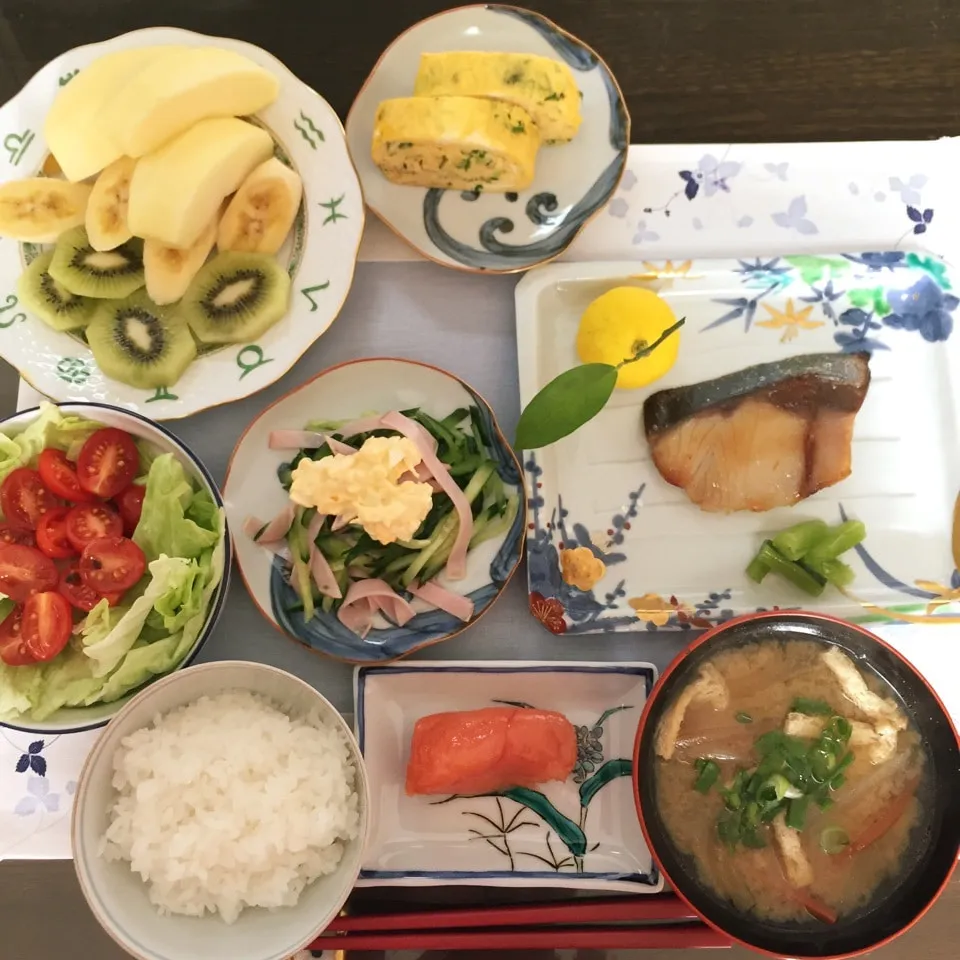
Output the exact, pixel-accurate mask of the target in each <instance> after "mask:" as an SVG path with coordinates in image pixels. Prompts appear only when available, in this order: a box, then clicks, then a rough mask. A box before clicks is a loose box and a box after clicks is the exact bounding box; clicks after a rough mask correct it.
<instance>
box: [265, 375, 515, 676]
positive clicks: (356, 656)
mask: <svg viewBox="0 0 960 960" xmlns="http://www.w3.org/2000/svg"><path fill="white" fill-rule="evenodd" d="M464 386H466V385H464ZM468 392H469V393H470V395H471V397H472V398H473V402H474V403H475V404H476V406H477V409H478V411H479V413H480V421H481V423H482V424H483V427H484V430H485V432H486V439H487V441H488V443H487V452H488V453H489V454H490V456H491V457H492V458H493V459H494V460H495V461H496V464H497V473H498V474H499V476H500V479H501V480H502V481H503V482H504V483H505V484H508V485H511V486H513V487H515V488H516V490H517V496H518V497H520V506H519V508H518V510H517V515H516V517H515V518H514V521H513V524H512V525H511V527H510V530H509V531H508V532H507V534H506V536H505V537H504V541H503V543H502V544H501V545H500V549H499V550H498V551H497V554H496V556H495V557H494V558H493V560H492V561H491V563H490V580H489V582H488V583H486V584H484V585H483V586H482V587H479V588H478V589H477V590H474V591H473V592H472V593H469V594H467V596H469V597H470V599H471V600H472V601H473V609H474V614H473V620H471V621H470V623H473V622H474V621H475V620H476V619H477V617H479V616H480V614H482V613H483V611H484V610H486V608H487V607H488V606H489V605H490V604H491V603H492V602H493V601H494V600H495V599H496V598H497V596H498V595H499V593H500V591H501V590H502V589H503V587H504V585H505V584H506V582H507V580H509V579H510V576H511V574H512V573H513V571H514V569H516V566H517V564H518V563H519V561H520V555H521V553H522V551H523V532H524V523H525V522H526V515H525V511H524V508H523V496H524V494H523V489H522V486H521V483H520V474H519V471H518V470H517V462H516V460H515V459H514V456H513V453H512V451H511V450H510V449H509V447H507V446H506V444H505V442H504V441H503V440H502V439H501V437H500V434H499V433H498V432H497V429H496V426H495V424H494V419H493V414H492V413H491V411H490V408H489V407H488V406H487V404H486V403H485V402H484V401H483V400H482V399H481V398H480V397H479V396H477V394H475V393H473V391H472V390H471V391H468ZM289 572H290V571H289V566H288V565H287V563H286V561H284V560H283V559H281V558H280V557H275V558H274V560H273V563H272V565H271V568H270V605H271V607H272V608H273V615H274V617H276V620H277V624H278V626H279V627H280V629H281V630H285V631H286V632H287V633H289V634H290V636H292V637H296V638H297V639H298V640H300V641H301V642H302V643H305V644H306V645H307V646H308V647H312V648H313V649H314V650H317V651H319V652H320V653H324V654H327V655H328V656H331V657H336V658H338V659H340V660H349V661H350V662H352V663H385V662H387V661H390V660H396V659H397V658H398V657H403V656H405V655H406V654H408V653H411V652H412V651H414V650H417V649H419V648H420V647H423V646H426V645H427V644H429V643H434V642H436V641H438V640H444V639H446V638H447V637H450V636H452V635H453V634H456V633H459V632H460V631H461V630H463V629H464V628H465V627H467V626H469V625H470V624H464V623H463V622H462V621H461V620H458V619H457V618H456V617H454V616H451V615H450V614H449V613H444V612H443V611H442V610H429V611H426V612H424V613H418V614H417V615H416V616H415V617H414V618H413V619H412V620H410V621H409V622H408V623H407V624H405V625H404V626H402V627H399V626H392V627H387V628H385V629H382V630H371V631H370V633H369V634H368V635H367V637H366V639H365V640H361V639H360V637H358V636H357V635H356V634H355V633H354V632H353V631H352V630H349V629H348V628H347V627H345V626H344V625H343V624H342V623H341V622H340V621H339V620H338V619H337V615H336V613H325V612H324V611H322V610H318V611H317V612H316V614H315V615H314V616H313V617H312V618H311V619H310V620H309V621H304V619H303V613H302V611H300V610H294V609H293V608H294V607H296V606H297V605H298V604H299V603H300V599H299V597H298V596H297V594H296V591H295V590H294V589H293V587H291V586H290V584H289V583H287V575H288V574H289Z"/></svg>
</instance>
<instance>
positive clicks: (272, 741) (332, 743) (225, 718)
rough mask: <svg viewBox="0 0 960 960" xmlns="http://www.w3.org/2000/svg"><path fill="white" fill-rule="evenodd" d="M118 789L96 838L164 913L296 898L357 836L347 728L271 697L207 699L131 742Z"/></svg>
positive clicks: (224, 911)
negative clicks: (294, 713)
mask: <svg viewBox="0 0 960 960" xmlns="http://www.w3.org/2000/svg"><path fill="white" fill-rule="evenodd" d="M113 768H114V774H113V786H114V788H115V789H116V790H117V792H118V794H119V796H118V798H117V800H116V802H115V803H114V805H113V807H112V809H111V811H110V817H109V820H110V822H109V826H108V828H107V832H106V835H105V837H104V839H103V842H102V844H101V852H102V854H103V856H105V857H106V858H107V859H108V860H125V861H128V862H129V863H130V867H131V869H132V870H133V871H134V872H136V873H139V874H140V876H141V877H142V878H143V880H144V882H145V883H146V884H147V886H148V890H149V896H150V900H151V901H152V902H153V903H154V904H156V906H157V907H158V908H159V909H160V912H161V913H165V914H166V913H178V914H186V915H188V916H202V915H203V914H204V913H206V912H207V911H210V912H212V913H216V912H219V913H220V915H221V916H222V917H223V919H224V920H225V921H226V922H227V923H233V922H234V921H235V920H236V919H237V917H238V916H239V915H240V912H241V911H242V910H243V909H244V907H253V906H256V907H281V906H293V905H294V904H295V903H296V902H297V900H298V899H299V897H300V893H301V892H302V891H303V889H304V887H306V885H307V884H309V883H311V882H312V881H313V880H315V879H316V878H317V877H320V876H323V875H325V874H329V873H332V872H333V871H334V870H335V869H336V867H337V864H339V862H340V859H341V857H342V856H343V850H344V842H345V841H349V840H352V839H353V838H354V837H356V836H357V833H358V832H359V823H360V817H359V812H358V796H357V793H356V790H355V789H354V781H355V776H356V770H355V768H354V764H353V762H352V760H351V756H350V749H349V746H348V744H347V740H346V738H345V737H344V735H343V733H342V732H341V731H340V730H339V729H337V727H335V726H334V725H333V724H330V723H325V722H323V721H322V720H321V719H320V718H319V716H311V717H308V718H305V719H291V718H290V717H288V716H287V715H286V714H285V713H283V712H282V711H280V710H278V709H277V708H276V707H275V706H274V705H273V704H272V703H271V702H270V701H268V700H267V699H265V698H264V697H260V696H258V695H256V694H252V693H249V692H245V691H231V692H228V693H222V694H219V695H217V696H212V697H203V698H201V699H200V700H198V701H197V702H196V703H193V704H190V705H188V706H185V707H180V708H178V709H176V710H174V711H172V712H170V713H168V714H166V715H165V716H162V717H158V718H157V719H156V720H155V721H154V725H153V726H151V727H146V728H144V729H142V730H138V731H137V732H136V733H133V734H131V735H130V736H129V737H126V738H124V740H123V742H122V744H121V746H120V748H119V749H118V750H117V752H116V754H115V756H114V759H113Z"/></svg>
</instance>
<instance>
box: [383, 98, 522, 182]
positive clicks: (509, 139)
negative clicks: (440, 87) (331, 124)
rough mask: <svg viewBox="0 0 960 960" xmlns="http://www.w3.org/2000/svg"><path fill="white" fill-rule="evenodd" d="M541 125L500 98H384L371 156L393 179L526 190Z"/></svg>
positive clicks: (386, 174)
mask: <svg viewBox="0 0 960 960" xmlns="http://www.w3.org/2000/svg"><path fill="white" fill-rule="evenodd" d="M539 147H540V131H539V130H538V129H537V125H536V124H535V123H534V122H533V119H532V118H531V116H530V114H529V113H527V111H526V110H523V109H522V108H520V107H516V106H513V105H512V104H508V103H502V102H500V101H498V100H482V99H477V98H474V97H401V98H398V99H395V100H384V101H383V102H382V103H381V104H380V106H379V107H378V108H377V116H376V119H375V121H374V125H373V143H372V146H371V154H372V156H373V162H374V163H375V164H376V165H377V166H378V167H379V168H380V170H381V171H382V173H383V175H384V176H385V177H386V178H387V179H388V180H390V181H391V182H392V183H398V184H402V185H404V186H415V187H437V188H439V189H441V190H477V191H480V190H483V191H486V192H490V193H494V192H496V193H503V192H505V191H508V190H516V191H519V190H524V189H526V188H527V187H529V186H530V184H531V183H532V182H533V176H534V171H535V167H536V159H537V150H538V149H539Z"/></svg>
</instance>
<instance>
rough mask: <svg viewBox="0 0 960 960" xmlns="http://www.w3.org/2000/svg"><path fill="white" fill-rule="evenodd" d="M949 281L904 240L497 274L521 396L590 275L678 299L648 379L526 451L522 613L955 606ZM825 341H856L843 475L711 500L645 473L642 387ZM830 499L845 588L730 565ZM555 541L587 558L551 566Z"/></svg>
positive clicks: (880, 610)
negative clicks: (581, 570) (867, 356)
mask: <svg viewBox="0 0 960 960" xmlns="http://www.w3.org/2000/svg"><path fill="white" fill-rule="evenodd" d="M957 283H958V280H957V278H956V277H955V276H954V275H953V274H952V273H951V272H950V271H948V269H947V267H946V266H945V265H944V264H943V263H942V262H941V261H939V260H937V259H936V258H935V257H930V256H927V255H925V254H918V253H910V252H905V251H887V252H880V253H877V252H872V253H849V254H836V255H833V256H809V255H807V256H786V257H764V258H762V259H757V258H745V259H743V260H685V261H679V260H675V261H672V262H671V261H667V262H663V261H660V262H657V263H648V262H644V263H643V264H637V265H636V267H633V268H631V267H630V266H629V265H627V264H623V263H576V264H553V265H551V266H549V267H546V268H545V269H543V270H537V271H535V272H534V273H531V274H530V275H529V276H527V277H525V278H524V279H523V280H522V281H521V282H520V283H519V284H517V289H516V303H517V347H518V354H519V375H520V400H521V403H522V404H524V405H525V404H527V403H529V402H530V400H531V398H532V397H533V396H534V395H535V394H536V393H537V391H539V390H540V389H541V388H542V387H543V386H544V385H545V384H547V383H548V382H549V381H550V380H552V379H553V378H554V377H555V376H557V374H559V373H561V372H562V371H563V370H566V369H569V368H570V367H573V366H575V365H576V364H577V363H578V360H577V353H576V346H575V340H576V332H577V327H578V324H579V322H580V317H581V315H582V313H583V310H584V308H585V307H586V306H587V304H589V303H590V301H591V300H593V299H594V298H595V297H598V296H600V295H601V294H602V293H604V292H605V291H607V290H609V289H611V288H613V287H617V286H621V285H623V284H629V285H636V286H642V287H649V288H651V289H653V290H656V291H657V292H658V293H660V295H661V296H663V297H664V299H665V300H667V302H668V303H670V304H671V306H672V307H673V309H674V311H675V313H676V314H677V316H678V317H686V324H685V326H684V327H683V328H682V329H681V331H680V333H679V337H680V350H679V356H678V359H677V362H676V364H675V365H674V366H673V367H672V368H671V370H670V371H669V372H668V373H667V374H666V375H665V376H664V377H663V378H662V379H660V380H658V381H656V382H655V383H652V384H650V385H649V386H647V387H643V388H641V389H639V390H618V391H615V393H614V396H613V397H612V398H611V399H610V401H609V402H608V403H607V405H606V407H605V408H604V409H603V410H602V411H601V412H600V414H599V415H598V416H596V417H595V418H594V419H593V420H591V421H590V422H589V423H587V424H586V425H584V426H583V427H581V428H580V429H579V430H577V431H576V432H575V433H573V434H572V435H570V436H569V437H565V438H564V439H562V440H560V441H559V442H557V443H555V444H552V445H550V446H549V447H546V448H544V449H542V450H537V451H535V452H528V453H527V454H526V455H525V460H524V468H525V472H526V480H527V490H528V496H529V501H528V510H529V513H530V521H531V524H530V527H531V531H530V534H529V536H528V549H527V571H528V575H529V588H530V610H531V613H532V614H533V615H534V616H535V617H536V618H537V619H538V620H540V621H541V622H542V623H543V625H544V626H545V627H546V628H547V629H548V630H551V631H552V632H553V633H557V634H560V633H564V634H577V633H596V632H601V631H610V630H651V631H652V630H658V629H659V630H663V629H667V630H690V629H696V628H705V627H710V626H713V625H715V624H717V623H722V622H723V621H725V620H729V619H731V618H732V617H734V616H737V615H739V614H744V613H754V612H756V611H757V610H763V609H770V608H774V607H779V608H797V607H802V608H803V609H806V610H814V611H817V612H820V613H827V614H831V615H833V616H837V617H841V618H842V619H845V620H853V621H856V622H859V623H865V622H869V621H876V622H883V621H905V622H920V623H938V622H939V623H944V622H951V621H952V622H958V620H960V618H958V617H957V604H958V601H960V571H958V570H957V568H956V559H955V556H954V553H953V550H952V544H951V527H952V517H953V514H954V509H955V506H954V505H955V502H956V500H957V491H958V489H960V454H958V451H960V437H958V435H957V425H958V423H960V395H958V393H957V388H956V383H957V376H958V372H960V369H958V360H960V353H958V350H957V346H958V343H960V334H958V333H957V332H956V330H955V324H956V318H957V310H958V308H960V298H958V297H957V295H956V289H957ZM833 351H853V352H859V351H867V352H869V353H871V355H872V356H871V360H870V371H871V383H870V388H869V390H868V391H867V396H866V399H865V400H864V403H863V407H862V408H861V410H860V412H859V413H858V414H857V417H856V421H855V425H854V432H853V442H852V470H851V473H850V476H848V477H847V478H846V479H845V480H843V481H842V482H840V483H837V484H835V485H834V486H831V487H827V488H825V489H823V490H821V491H820V492H819V493H817V494H816V495H815V496H812V497H810V498H808V499H806V500H802V501H801V502H800V503H798V504H796V505H795V506H793V507H778V508H776V509H774V510H768V511H766V512H763V513H751V512H748V511H741V512H738V513H732V514H728V515H725V514H721V513H706V512H704V511H703V510H701V509H700V508H699V507H698V506H697V505H696V504H694V503H692V502H691V501H690V500H689V499H688V498H687V496H686V494H685V493H684V492H683V490H680V489H678V488H677V487H674V486H671V485H670V484H669V483H667V481H666V480H664V479H663V477H661V476H660V474H659V472H658V471H657V469H656V467H655V465H654V463H653V461H652V459H651V456H650V451H649V447H648V445H647V441H646V438H645V436H644V431H643V415H642V408H643V403H644V400H645V399H646V398H647V397H648V396H649V395H650V394H652V393H654V392H655V391H657V390H662V389H665V388H670V387H680V386H685V385H689V384H694V383H698V382H700V381H704V380H712V379H714V378H715V377H720V376H723V375H725V374H730V373H734V372H736V371H738V370H742V369H743V368H745V367H748V366H751V365H753V364H757V363H767V362H771V361H778V360H784V359H786V358H788V357H791V356H797V355H800V354H807V353H829V352H833ZM848 517H851V518H856V519H859V520H862V521H863V522H864V524H865V525H866V528H867V536H866V539H865V540H864V542H863V543H862V544H860V545H859V546H858V547H857V548H856V550H855V551H853V550H851V551H850V552H849V553H848V554H846V555H844V560H845V561H848V562H849V563H850V565H851V566H852V567H853V570H854V573H855V578H854V581H853V583H852V584H850V586H849V587H848V588H847V589H846V590H845V591H844V592H841V591H840V590H836V589H834V588H831V587H828V588H827V589H826V590H824V592H823V593H822V594H821V595H820V596H819V597H816V598H811V597H810V596H808V595H807V594H805V593H803V592H801V591H800V590H799V589H798V588H797V587H794V586H793V585H792V584H790V583H788V582H786V581H784V580H782V579H779V578H776V577H772V576H771V577H767V578H766V579H765V580H764V581H763V583H760V584H757V583H754V582H753V581H752V580H750V579H749V578H748V577H747V576H746V574H745V569H746V566H747V564H748V563H749V562H750V560H751V559H752V557H753V556H754V554H755V553H756V552H757V550H758V549H759V548H760V545H761V544H762V542H763V540H764V539H766V538H768V537H772V536H774V535H775V534H776V533H777V532H778V531H780V530H783V529H784V528H786V527H788V526H791V525H792V524H794V523H797V522H799V521H801V520H811V519H821V520H824V521H826V522H827V523H830V524H837V523H840V522H841V521H842V520H844V519H847V518H848ZM561 550H573V551H576V552H577V553H578V554H579V555H580V557H582V558H583V559H582V560H581V561H580V563H581V565H584V566H589V567H590V570H589V571H588V574H589V575H588V576H586V577H585V578H578V579H579V583H578V584H573V583H570V582H567V581H566V580H565V579H564V577H563V575H562V572H561V569H560V564H559V558H560V551H561ZM591 554H592V556H593V557H595V558H597V559H600V560H602V561H603V564H604V566H603V568H600V567H599V566H598V565H597V564H595V563H591V559H592V558H591ZM572 559H574V558H571V560H572ZM601 569H602V576H599V577H598V576H596V574H598V573H600V571H601ZM568 579H573V578H569V577H568Z"/></svg>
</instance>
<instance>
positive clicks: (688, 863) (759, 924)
mask: <svg viewBox="0 0 960 960" xmlns="http://www.w3.org/2000/svg"><path fill="white" fill-rule="evenodd" d="M792 639H796V640H814V641H820V642H823V643H829V644H833V645H835V646H838V647H840V648H841V649H842V650H844V651H845V652H846V653H847V654H848V655H849V656H850V657H851V658H852V659H853V660H854V661H856V662H857V663H858V666H868V667H869V668H870V669H872V671H873V672H875V673H877V674H879V675H880V676H881V677H883V678H884V679H885V680H886V681H887V682H888V683H889V685H890V686H891V688H892V689H893V690H894V691H895V693H896V695H897V696H898V697H899V699H900V701H901V703H902V706H903V708H904V709H905V711H906V713H907V714H908V715H909V717H910V720H911V722H912V724H913V726H914V727H915V728H916V729H917V730H918V731H919V734H920V736H921V738H922V740H923V742H924V743H925V744H926V747H927V751H928V764H927V773H926V774H925V776H924V779H923V781H921V784H920V791H921V797H920V799H921V802H922V803H923V804H925V805H927V807H928V809H927V811H925V816H924V820H923V823H922V826H919V827H916V828H914V830H913V832H912V833H911V836H910V839H909V841H908V843H909V844H910V846H909V847H908V850H907V853H906V855H905V856H904V862H903V864H902V869H901V871H900V872H898V873H896V874H895V875H894V876H893V877H891V878H889V879H888V880H886V881H884V882H883V883H882V884H881V885H880V887H879V888H878V889H877V891H876V893H875V894H874V896H873V898H872V899H871V900H870V902H869V903H867V904H866V905H865V906H864V907H862V908H860V909H858V910H856V911H854V912H852V913H851V914H849V915H846V916H843V917H841V918H840V919H839V920H838V921H837V922H836V923H835V924H830V925H827V924H824V923H821V922H819V921H815V920H813V919H812V918H811V920H810V922H809V923H799V922H792V923H783V922H774V921H769V920H762V919H760V918H759V917H758V916H756V915H755V914H753V913H748V912H744V911H742V910H740V909H738V908H737V907H735V906H734V905H733V904H732V903H730V902H729V901H728V900H726V899H725V898H724V897H722V896H720V895H718V894H717V893H715V892H714V891H713V890H712V889H711V888H710V887H708V886H707V885H706V884H705V883H703V882H702V881H701V880H700V879H699V875H698V871H697V865H696V863H695V861H694V859H693V857H691V856H689V855H688V854H686V853H684V852H683V851H682V850H680V849H679V848H678V847H677V846H676V845H675V844H674V842H673V840H672V839H671V837H670V834H669V832H668V831H667V827H666V824H665V822H664V820H663V818H662V816H661V811H660V809H659V807H658V802H657V770H658V762H657V758H656V753H655V750H654V735H655V732H656V730H657V727H658V726H659V723H660V719H661V717H662V716H663V714H664V712H665V710H666V709H667V708H668V707H669V706H670V705H671V703H673V701H674V698H675V697H676V695H677V694H678V693H679V692H680V691H681V690H682V689H683V688H684V687H685V686H686V685H687V683H689V682H691V681H692V680H693V679H694V677H695V676H696V674H697V671H698V670H699V669H700V667H701V666H702V665H703V664H704V663H705V662H706V661H707V660H709V659H710V658H712V657H713V656H715V655H716V654H718V653H720V652H721V651H724V650H729V649H733V648H736V647H738V646H743V645H745V644H748V643H753V642H757V641H762V640H773V641H789V640H792ZM937 639H938V638H934V637H931V642H937ZM633 784H634V798H635V800H636V804H637V812H638V814H639V817H640V825H641V827H642V829H643V833H644V836H645V837H646V840H647V845H648V846H649V848H650V851H651V853H652V854H653V858H654V860H655V861H656V863H657V865H658V866H659V867H660V869H661V870H662V871H663V875H664V880H665V881H666V882H667V883H668V884H670V886H672V887H673V889H674V891H675V892H676V893H677V895H678V896H679V897H681V898H682V899H683V900H684V901H685V902H686V903H687V904H688V905H689V906H690V907H691V908H692V909H693V910H694V911H696V913H697V914H699V915H700V917H701V918H702V919H703V920H704V922H705V923H707V924H708V925H709V926H711V927H713V928H714V929H716V930H718V931H719V932H721V933H723V934H725V935H726V936H728V937H730V938H732V939H734V940H736V941H739V942H740V943H742V944H743V945H744V946H747V947H750V948H752V949H754V950H757V951H760V952H761V953H766V954H769V955H771V956H775V957H792V958H798V960H799V958H806V957H832V958H840V957H852V956H856V955H858V954H862V953H865V952H867V951H870V950H875V949H877V948H878V947H881V946H883V945H884V944H886V943H888V942H890V941H891V940H893V939H894V938H896V937H898V936H899V935H900V934H902V933H904V932H905V931H907V930H909V929H910V927H912V926H913V925H914V924H915V923H916V922H917V921H918V920H919V919H920V918H921V917H922V916H923V915H924V914H925V913H926V912H927V910H929V909H930V907H931V905H932V904H933V902H934V901H935V900H936V899H937V897H938V896H939V895H940V893H941V892H942V891H943V889H944V888H945V887H946V885H947V883H948V882H949V880H950V877H951V875H952V874H953V871H954V869H955V867H956V865H957V856H958V854H960V742H958V739H957V731H956V728H955V727H954V724H953V722H952V720H951V719H950V715H949V714H948V713H947V710H946V708H945V707H944V705H943V703H942V702H941V701H940V699H939V697H938V696H937V695H936V693H934V691H933V689H932V688H931V687H930V685H929V684H928V683H927V681H926V680H925V679H924V678H923V676H922V675H921V674H920V673H918V672H917V670H916V669H915V668H914V667H913V666H912V665H911V664H910V663H909V662H908V661H907V660H906V659H904V657H902V656H901V655H900V654H899V653H898V652H897V651H896V650H894V649H893V647H891V646H889V644H887V643H885V642H884V641H883V640H881V639H880V638H879V637H876V636H874V635H873V634H872V633H870V632H869V631H867V630H864V629H863V628H862V627H858V626H854V625H853V624H849V623H845V622H844V621H842V620H837V619H835V618H833V617H828V616H823V615H821V614H813V613H780V612H773V613H763V614H750V615H747V616H744V617H739V618H737V619H734V620H730V621H728V622H726V623H724V624H721V625H720V626H718V627H715V628H714V629H712V630H709V631H707V632H706V633H705V634H703V635H702V636H701V637H700V638H699V639H697V640H695V641H694V642H693V643H692V644H691V645H690V646H689V647H687V648H686V649H685V650H684V651H683V652H682V653H681V654H680V655H679V656H678V657H677V658H676V660H674V661H673V663H671V664H670V666H669V667H668V668H667V670H666V671H665V672H664V673H663V675H662V676H661V677H660V680H659V682H658V683H657V685H656V687H655V688H654V690H653V691H652V693H651V695H650V697H649V698H648V700H647V703H646V706H645V708H644V711H643V715H642V716H641V718H640V725H639V728H638V730H637V737H636V742H635V745H634V763H633Z"/></svg>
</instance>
